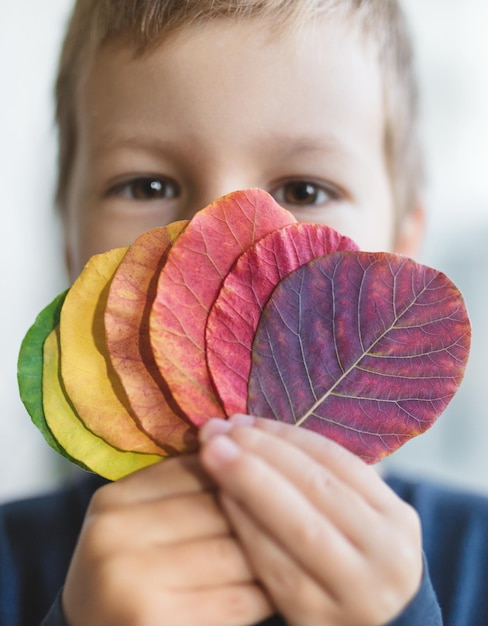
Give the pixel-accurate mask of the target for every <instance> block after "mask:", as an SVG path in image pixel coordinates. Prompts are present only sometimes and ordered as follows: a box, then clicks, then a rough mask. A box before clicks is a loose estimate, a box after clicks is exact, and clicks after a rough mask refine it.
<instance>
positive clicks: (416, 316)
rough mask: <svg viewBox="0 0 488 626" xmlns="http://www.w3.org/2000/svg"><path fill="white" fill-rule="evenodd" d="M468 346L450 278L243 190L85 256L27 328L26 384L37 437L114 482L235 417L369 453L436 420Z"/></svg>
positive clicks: (21, 374) (381, 452)
mask: <svg viewBox="0 0 488 626" xmlns="http://www.w3.org/2000/svg"><path fill="white" fill-rule="evenodd" d="M469 345H470V325H469V320H468V316H467V313H466V308H465V305H464V302H463V298H462V296H461V294H460V292H459V291H458V289H457V288H456V287H455V286H454V285H453V284H452V282H451V281H450V280H449V279H448V278H447V277H446V276H445V275H444V274H442V273H440V272H438V271H436V270H434V269H431V268H429V267H426V266H424V265H421V264H418V263H415V262H414V261H412V260H411V259H408V258H406V257H403V256H399V255H395V254H389V253H384V252H378V253H371V252H361V251H360V250H359V249H358V247H357V246H356V244H355V243H354V242H353V241H351V240H350V239H348V238H347V237H343V236H342V235H340V234H339V233H337V232H336V231H334V230H332V229H331V228H329V227H327V226H324V225H318V224H307V223H298V222H297V221H296V220H295V218H294V217H293V216H292V215H291V214H290V213H289V212H287V211H285V210H284V209H282V208H281V207H280V206H278V205H277V204H276V202H275V201H274V200H273V199H272V198H271V196H269V195H268V194H267V193H265V192H264V191H261V190H259V189H250V190H246V191H239V192H235V193H232V194H229V195H228V196H225V197H223V198H221V199H219V200H217V201H216V202H214V203H212V204H210V205H209V206H207V207H206V208H204V209H202V210H201V211H199V212H198V213H197V214H195V216H194V217H193V218H192V220H191V221H189V222H175V223H172V224H170V225H169V226H166V227H163V228H156V229H154V230H151V231H149V232H147V233H145V234H144V235H142V236H140V237H139V238H138V239H137V240H136V241H135V242H134V243H133V244H132V245H131V246H130V247H128V248H118V249H115V250H111V251H109V252H107V253H104V254H100V255H97V256H94V257H92V258H91V259H90V260H89V261H88V263H87V265H86V266H85V268H84V269H83V271H82V273H81V274H80V276H79V278H78V279H77V280H76V281H75V282H74V284H73V285H72V287H71V288H70V289H69V290H68V291H67V292H65V293H63V294H61V295H60V296H58V297H57V298H56V299H55V300H54V301H53V302H52V303H51V304H50V305H49V306H47V307H46V308H45V309H44V310H43V311H42V312H41V313H40V314H39V316H38V318H37V319H36V321H35V323H34V325H33V326H32V328H31V329H30V330H29V332H28V333H27V335H26V337H25V339H24V341H23V343H22V347H21V350H20V356H19V371H18V380H19V388H20V394H21V397H22V400H23V402H24V404H25V406H26V408H27V410H28V412H29V414H30V415H31V417H32V420H33V422H34V423H35V424H36V426H37V427H38V428H39V429H40V431H41V432H42V434H43V436H44V438H45V439H46V441H47V442H48V443H49V444H50V445H51V446H52V447H53V448H54V449H55V450H57V451H58V452H59V453H61V454H63V455H64V456H66V457H67V458H69V459H70V460H71V461H73V462H75V463H77V464H78V465H80V466H82V467H84V468H85V469H89V470H90V471H93V472H96V473H98V474H100V475H102V476H104V477H106V478H109V479H117V478H119V477H121V476H124V475H126V474H128V473H130V472H133V471H135V470H137V469H139V468H142V467H145V466H147V465H150V464H152V463H156V462H158V461H160V460H161V459H162V458H165V457H168V456H173V455H176V454H182V453H185V452H190V451H192V450H195V449H196V447H197V437H196V435H197V430H198V427H199V426H201V425H202V424H203V423H204V422H205V421H206V420H207V419H208V418H210V417H221V418H223V419H225V418H226V417H228V416H230V415H232V414H233V413H252V414H254V415H260V416H263V417H268V418H271V419H276V420H281V421H283V422H288V423H291V424H296V425H300V426H304V427H306V428H310V429H312V430H314V431H317V432H319V433H321V434H323V435H324V436H326V437H330V438H332V439H334V440H336V441H338V442H339V443H341V444H342V445H344V446H345V447H347V448H348V449H350V450H352V451H353V452H355V453H356V454H358V455H359V456H361V457H362V458H363V459H365V460H366V461H367V462H368V463H374V462H376V461H378V460H380V459H381V458H383V457H384V456H386V455H388V454H390V453H392V452H393V451H394V450H396V449H397V448H398V447H399V446H401V445H402V444H403V443H405V442H406V441H407V440H409V439H410V438H411V437H413V436H415V435H418V434H420V433H421V432H423V431H425V430H426V429H427V428H429V427H430V426H431V425H432V424H433V423H434V421H435V420H436V419H437V417H438V416H439V415H440V414H441V412H442V411H443V410H444V408H445V407H446V405H447V404H448V402H449V401H450V399H451V398H452V396H453V395H454V393H455V392H456V390H457V388H458V386H459V384H460V382H461V379H462V377H463V373H464V368H465V365H466V362H467V358H468V353H469Z"/></svg>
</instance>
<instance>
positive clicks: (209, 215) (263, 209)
mask: <svg viewBox="0 0 488 626" xmlns="http://www.w3.org/2000/svg"><path fill="white" fill-rule="evenodd" d="M294 221H295V220H294V218H293V216H292V215H291V214H290V213H288V212H287V211H285V210H284V209H282V208H281V207H280V206H279V205H278V204H277V203H276V202H275V201H274V200H273V198H272V197H271V196H269V195H268V194H267V193H265V192H264V191H261V190H259V189H255V190H247V191H239V192H235V193H232V194H229V195H227V196H225V197H224V198H221V199H220V200H217V201H216V202H214V203H212V204H210V205H209V206H208V207H206V208H205V209H203V210H202V211H200V212H199V213H197V214H196V215H195V216H194V217H193V219H192V220H191V222H190V223H189V225H188V227H187V228H186V229H185V232H184V233H182V235H181V236H180V237H179V238H178V240H177V241H176V242H175V245H174V246H173V248H172V249H171V251H170V252H169V254H168V259H167V262H166V264H165V266H164V268H163V270H162V271H161V274H160V277H159V283H158V288H157V294H156V298H155V301H154V305H153V310H152V312H151V317H150V337H151V343H152V347H153V351H154V356H155V359H156V362H157V364H158V366H159V368H160V370H161V372H162V374H163V376H164V378H165V379H166V381H167V383H168V386H169V388H170V390H171V392H172V393H173V396H174V397H175V399H176V401H177V402H178V404H179V405H180V406H181V408H182V409H183V411H184V412H185V413H186V414H187V415H188V417H189V418H190V419H191V420H192V422H193V423H195V424H196V425H200V424H202V423H203V422H205V421H206V420H207V419H209V418H210V417H218V416H220V417H223V416H224V412H223V409H222V406H221V404H220V402H219V399H218V397H217V396H216V394H215V392H214V390H213V386H212V383H211V380H210V376H209V373H208V370H207V365H206V356H205V325H206V322H207V316H208V312H209V309H210V307H211V306H212V304H213V302H214V300H215V298H216V296H217V294H218V292H219V290H220V286H221V284H222V281H223V279H224V278H225V276H226V275H227V273H228V271H229V269H230V268H231V266H232V265H233V263H234V261H235V260H236V258H237V257H238V256H239V255H240V254H242V252H243V251H244V250H246V249H247V248H248V247H249V246H251V245H252V244H253V243H254V242H255V241H257V240H258V239H260V238H261V237H263V236H265V235H267V234H268V233H270V232H272V231H273V230H275V229H277V228H281V227H282V226H285V225H286V224H290V223H292V222H294Z"/></svg>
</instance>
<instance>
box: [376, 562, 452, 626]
mask: <svg viewBox="0 0 488 626" xmlns="http://www.w3.org/2000/svg"><path fill="white" fill-rule="evenodd" d="M418 624H422V626H442V624H443V621H442V615H441V610H440V607H439V603H438V601H437V597H436V594H435V592H434V589H433V587H432V582H431V580H430V575H429V567H428V565H427V561H426V560H425V557H424V573H423V576H422V582H421V584H420V588H419V590H418V591H417V594H416V595H415V597H414V598H413V599H412V600H411V602H410V603H409V604H408V605H407V606H406V607H405V609H404V610H403V611H402V613H401V614H400V615H399V616H398V617H397V618H396V619H394V620H393V621H392V622H389V624H388V626H418Z"/></svg>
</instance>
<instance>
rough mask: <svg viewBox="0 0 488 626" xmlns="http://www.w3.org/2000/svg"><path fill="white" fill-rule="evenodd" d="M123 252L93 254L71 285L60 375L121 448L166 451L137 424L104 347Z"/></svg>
mask: <svg viewBox="0 0 488 626" xmlns="http://www.w3.org/2000/svg"><path fill="white" fill-rule="evenodd" d="M126 252H127V248H117V249H115V250H111V251H110V252H106V253H104V254H98V255H96V256H93V257H92V258H91V259H90V260H89V261H88V263H87V264H86V266H85V268H84V269H83V271H82V272H81V274H80V276H79V277H78V279H77V280H76V281H75V282H74V284H73V286H72V287H71V289H70V290H69V292H68V295H67V296H66V300H65V302H64V305H63V308H62V310H61V318H60V343H61V377H62V380H63V384H64V386H65V389H66V394H67V396H68V397H69V399H70V401H71V402H72V403H73V406H74V408H75V410H76V412H77V414H78V415H79V417H80V419H81V420H82V421H83V423H84V424H85V426H86V427H87V428H88V429H89V430H91V431H92V432H93V433H94V434H96V435H98V436H99V437H101V438H102V439H104V440H105V441H106V442H107V443H109V444H110V445H111V446H114V447H116V448H119V449H121V450H128V451H132V452H144V453H148V454H161V455H164V454H165V453H164V451H163V450H162V449H161V448H159V447H158V446H157V445H156V444H155V443H154V441H153V440H152V439H150V438H149V437H148V436H147V435H146V434H145V433H144V432H143V431H142V430H141V429H140V428H139V427H138V425H137V423H136V421H135V419H134V416H133V413H132V410H131V408H130V405H129V403H128V401H127V398H126V395H125V391H124V389H123V387H122V384H121V383H120V380H119V378H118V376H117V374H116V372H115V370H114V369H113V366H112V364H111V362H110V358H109V356H108V353H107V350H106V346H105V329H104V312H105V306H106V302H107V296H108V290H109V287H110V282H111V280H112V278H113V275H114V274H115V272H116V270H117V268H118V266H119V264H120V262H121V261H122V259H123V257H124V255H125V253H126Z"/></svg>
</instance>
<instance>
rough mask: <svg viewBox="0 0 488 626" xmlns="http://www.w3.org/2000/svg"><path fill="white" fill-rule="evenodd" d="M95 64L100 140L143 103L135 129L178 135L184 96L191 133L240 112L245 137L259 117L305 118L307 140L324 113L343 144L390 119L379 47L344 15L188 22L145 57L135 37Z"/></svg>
mask: <svg viewBox="0 0 488 626" xmlns="http://www.w3.org/2000/svg"><path fill="white" fill-rule="evenodd" d="M88 70H89V71H88V72H87V74H86V80H85V81H84V85H83V88H82V90H81V102H80V101H79V104H81V106H79V107H78V112H79V114H80V115H81V117H82V118H83V119H82V120H81V121H82V122H83V123H84V124H87V123H88V122H89V125H90V129H91V130H95V131H96V132H97V133H98V134H100V136H101V135H103V134H104V133H110V132H111V129H112V130H114V129H115V126H116V125H117V124H118V123H119V122H120V120H121V119H122V118H124V116H132V118H134V115H133V113H134V110H135V109H137V110H138V111H139V115H138V118H139V119H138V120H134V119H132V121H131V125H132V128H133V133H136V132H137V131H138V123H137V121H139V122H140V123H141V125H142V124H144V123H147V122H151V123H156V124H157V125H159V124H160V123H161V122H163V123H164V124H165V126H166V132H170V128H169V127H170V126H173V127H174V128H177V126H178V125H177V124H176V125H174V124H173V122H177V121H178V120H179V118H180V117H181V116H180V112H179V111H178V110H177V107H176V109H175V107H174V106H172V101H173V102H175V101H176V100H177V99H180V100H185V112H186V113H187V114H188V115H189V116H191V118H192V120H193V123H192V124H191V125H190V127H188V129H187V130H188V132H191V131H192V129H193V130H194V129H195V128H196V127H197V125H198V124H199V122H200V121H203V119H202V118H205V122H206V126H212V127H213V128H214V129H216V128H218V127H220V126H221V125H222V124H223V123H224V122H226V121H227V120H228V119H229V118H233V117H234V118H235V116H236V115H241V119H240V122H241V124H240V125H241V128H242V132H243V133H246V132H247V129H246V121H248V119H249V120H252V123H253V126H254V128H255V130H261V131H262V132H263V133H265V134H266V133H268V134H269V133H273V132H274V129H277V128H279V129H281V130H283V129H284V128H285V127H287V126H288V127H292V126H295V125H297V124H299V125H300V126H301V131H302V133H303V134H304V136H315V135H316V134H317V132H319V131H320V129H319V128H318V127H317V120H319V119H321V120H322V121H324V122H326V123H328V126H329V130H331V129H332V127H333V126H335V128H336V134H337V132H338V131H339V130H340V129H341V132H342V135H343V136H342V138H341V139H342V141H348V140H349V141H350V140H351V139H352V138H353V137H356V138H357V137H358V131H359V128H358V127H359V126H362V129H361V130H362V132H363V133H364V131H367V130H368V129H369V130H370V131H371V135H373V134H374V135H375V136H376V137H377V136H378V134H377V131H378V125H380V126H381V129H382V130H383V125H384V119H383V118H384V112H383V98H382V80H381V75H380V67H379V64H378V62H377V59H376V55H375V50H373V48H372V46H368V45H367V44H366V42H365V40H364V37H363V36H362V35H361V34H360V33H359V32H358V31H357V30H355V29H353V27H352V26H351V24H349V23H346V22H342V21H337V20H334V21H331V20H330V19H325V18H321V19H320V20H316V21H314V22H308V23H305V24H303V25H302V26H301V27H300V28H296V29H293V30H281V31H279V32H278V31H277V30H272V29H271V28H270V25H269V24H268V25H267V24H263V23H262V22H258V21H256V20H255V19H253V18H251V19H247V20H245V21H241V22H235V21H232V20H228V19H217V20H214V21H212V22H209V23H207V24H205V25H203V26H198V27H197V26H192V27H187V28H185V29H183V30H182V31H180V32H179V33H178V34H173V35H171V36H169V37H168V38H166V39H165V40H164V41H163V42H162V43H160V44H159V45H157V46H156V47H154V48H151V49H150V50H149V51H147V52H145V53H144V54H143V55H140V56H136V55H135V54H134V50H133V48H132V47H131V46H130V45H128V44H127V42H124V41H122V40H120V41H116V42H112V43H110V44H109V45H106V46H104V47H102V49H101V50H99V51H98V53H97V55H96V57H95V59H94V61H93V63H91V64H90V66H89V68H88ZM161 106H163V107H164V110H162V109H161ZM114 112H115V113H116V115H117V116H118V117H119V119H118V120H117V119H115V117H113V115H112V114H113V113H114ZM246 113H250V114H252V115H249V116H247V115H246ZM277 113H279V115H277ZM242 114H243V115H242ZM366 117H369V119H368V121H367V124H364V121H365V118H366ZM88 118H89V119H88ZM373 118H374V119H373ZM346 119H347V122H346ZM134 124H135V126H134ZM257 127H260V128H257ZM347 130H348V131H349V132H347ZM178 132H179V133H180V132H181V128H178ZM346 135H349V136H350V137H349V139H348V138H347V137H346Z"/></svg>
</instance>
